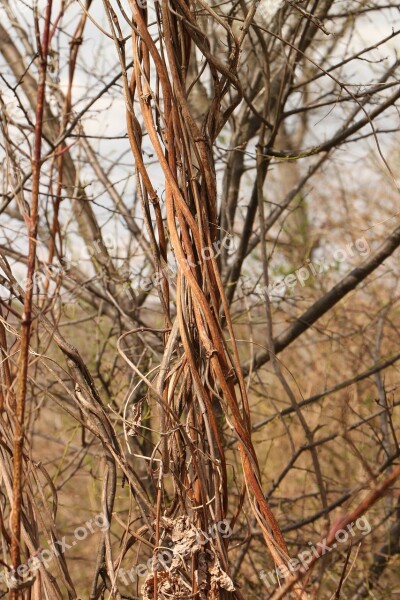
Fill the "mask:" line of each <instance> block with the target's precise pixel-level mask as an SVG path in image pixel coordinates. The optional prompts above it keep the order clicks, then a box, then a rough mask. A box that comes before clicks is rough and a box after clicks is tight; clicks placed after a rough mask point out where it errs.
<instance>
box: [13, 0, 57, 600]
mask: <svg viewBox="0 0 400 600" xmlns="http://www.w3.org/2000/svg"><path fill="white" fill-rule="evenodd" d="M52 3H53V0H48V1H47V6H46V12H45V20H44V30H43V36H42V41H41V42H40V40H39V38H38V46H39V48H38V51H39V66H38V71H39V80H38V88H37V101H36V124H35V141H34V151H33V157H32V198H31V206H30V215H29V217H28V218H27V219H26V222H27V224H28V270H27V278H26V290H25V298H24V307H23V313H22V320H21V349H20V356H19V363H18V392H17V399H16V410H15V417H16V419H15V433H14V448H13V458H14V461H13V463H14V466H13V506H12V512H11V534H12V535H11V564H12V567H13V570H14V573H15V574H17V570H18V567H19V566H20V564H21V507H22V462H23V445H24V420H25V406H26V392H27V376H28V362H29V342H30V336H31V326H32V300H33V282H34V274H35V262H36V245H37V229H38V214H39V191H40V170H41V162H42V160H41V157H42V130H43V112H44V103H45V91H46V74H47V61H48V53H49V47H50V40H51V35H50V20H51V9H52ZM38 28H39V26H38V24H37V30H38ZM22 598H23V595H22V592H21V591H20V590H19V589H18V587H17V588H14V589H11V590H10V600H20V599H22Z"/></svg>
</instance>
